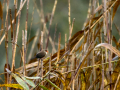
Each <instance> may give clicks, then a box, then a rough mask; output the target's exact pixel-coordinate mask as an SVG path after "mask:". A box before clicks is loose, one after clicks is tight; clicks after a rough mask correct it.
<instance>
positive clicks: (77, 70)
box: [69, 1, 117, 86]
mask: <svg viewBox="0 0 120 90" xmlns="http://www.w3.org/2000/svg"><path fill="white" fill-rule="evenodd" d="M116 2H117V1H114V2H113V3H112V5H111V6H110V7H109V8H108V9H107V10H106V11H105V12H104V14H105V13H107V12H108V11H109V9H110V8H112V7H113V6H114V5H115V3H116ZM102 18H103V15H102V16H101V17H100V18H99V19H98V20H97V21H96V22H95V23H93V24H92V25H91V27H90V29H92V28H93V27H94V26H95V25H96V24H97V23H98V22H99V21H100V20H101V19H102ZM88 31H89V30H87V31H86V32H85V33H88ZM83 37H84V36H82V37H81V38H80V39H79V41H78V42H77V43H76V45H77V44H78V43H79V42H80V41H81V40H82V39H83ZM76 45H75V46H76ZM75 46H74V47H73V49H72V50H71V52H70V53H72V51H73V50H74V48H75ZM80 65H81V63H80V64H79V66H78V69H77V71H76V74H75V75H74V78H75V77H76V75H77V73H78V72H79V68H80ZM74 78H73V79H74ZM73 79H72V80H73ZM72 80H71V82H72ZM71 82H70V84H69V86H70V85H71Z"/></svg>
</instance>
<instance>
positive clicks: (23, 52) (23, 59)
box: [22, 30, 26, 76]
mask: <svg viewBox="0 0 120 90" xmlns="http://www.w3.org/2000/svg"><path fill="white" fill-rule="evenodd" d="M24 48H25V35H24V30H22V61H23V74H24V76H26V66H25V56H24V55H25V51H24V50H25V49H24Z"/></svg>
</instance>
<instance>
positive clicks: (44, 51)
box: [31, 49, 48, 60]
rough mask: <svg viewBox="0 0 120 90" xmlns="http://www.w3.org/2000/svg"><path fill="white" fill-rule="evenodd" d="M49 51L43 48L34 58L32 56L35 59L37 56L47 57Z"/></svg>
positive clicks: (39, 57)
mask: <svg viewBox="0 0 120 90" xmlns="http://www.w3.org/2000/svg"><path fill="white" fill-rule="evenodd" d="M47 53H48V51H47V50H44V49H43V50H41V51H39V52H38V53H37V54H36V56H35V57H34V58H32V59H35V58H38V59H41V58H43V57H45V56H46V54H47ZM32 59H31V60H32Z"/></svg>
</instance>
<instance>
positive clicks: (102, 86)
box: [101, 50, 104, 90]
mask: <svg viewBox="0 0 120 90" xmlns="http://www.w3.org/2000/svg"><path fill="white" fill-rule="evenodd" d="M103 63H104V58H103V50H102V84H101V90H104V64H103Z"/></svg>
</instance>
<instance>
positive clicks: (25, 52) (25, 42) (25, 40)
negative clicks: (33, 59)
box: [24, 0, 29, 74]
mask: <svg viewBox="0 0 120 90" xmlns="http://www.w3.org/2000/svg"><path fill="white" fill-rule="evenodd" d="M28 10H29V0H27V11H26V22H25V39H24V60H25V64H26V62H27V61H26V55H27V51H26V44H27V23H28ZM25 74H27V73H25Z"/></svg>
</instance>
